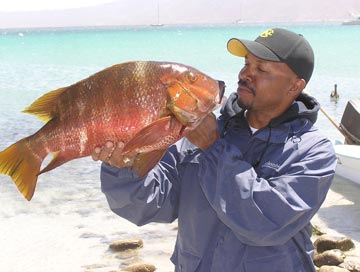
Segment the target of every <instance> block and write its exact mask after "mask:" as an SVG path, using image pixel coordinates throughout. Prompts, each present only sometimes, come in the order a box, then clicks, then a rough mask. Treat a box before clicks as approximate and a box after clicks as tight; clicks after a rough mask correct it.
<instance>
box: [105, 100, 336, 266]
mask: <svg viewBox="0 0 360 272" xmlns="http://www.w3.org/2000/svg"><path fill="white" fill-rule="evenodd" d="M236 100H237V96H236V94H233V95H231V96H230V97H229V99H228V101H227V103H226V105H225V106H224V107H223V109H222V110H221V116H220V117H219V119H218V123H219V129H220V133H221V138H220V139H219V140H218V141H217V142H216V143H215V144H214V145H213V146H211V147H210V148H209V149H208V150H206V151H205V152H200V150H199V149H197V148H196V147H195V146H193V145H192V144H191V143H189V142H188V141H187V140H186V139H184V140H180V141H179V142H177V143H176V144H174V145H173V146H171V147H170V148H169V149H168V151H167V153H166V154H165V156H164V157H163V158H162V160H161V161H160V162H159V163H158V165H157V166H156V167H155V168H154V169H153V170H152V171H150V173H149V174H148V175H147V176H146V177H145V178H143V179H139V178H138V177H137V176H136V175H135V174H134V173H132V172H131V171H130V170H129V169H128V168H124V169H118V168H114V167H111V166H109V165H108V164H105V163H104V164H103V165H102V170H101V182H102V191H103V192H104V193H105V195H106V197H107V200H108V203H109V206H110V208H111V209H112V211H114V212H115V213H116V214H118V215H120V216H121V217H124V218H126V219H127V220H130V221H131V222H133V223H135V224H137V225H139V226H140V225H144V224H147V223H149V222H172V221H174V220H176V219H177V220H178V226H179V228H178V235H177V240H176V246H175V250H174V253H173V256H172V257H171V260H172V262H173V263H174V264H175V271H186V272H192V271H201V272H210V271H219V272H230V271H231V272H234V271H239V272H242V271H244V272H245V271H246V272H263V271H266V272H275V271H276V272H282V271H284V272H300V271H301V272H311V271H315V270H314V267H313V262H312V254H313V245H312V243H311V241H310V236H311V231H312V229H311V225H310V223H309V222H310V219H311V218H312V217H313V216H314V214H315V213H316V212H317V210H318V209H319V208H320V206H321V204H322V203H323V201H324V199H325V196H326V194H327V192H328V189H329V187H330V185H331V182H332V180H333V177H334V170H335V166H336V157H335V153H334V150H333V147H332V144H331V142H330V141H329V140H328V139H326V138H325V137H324V136H322V135H321V134H320V133H319V131H318V130H317V129H316V128H315V127H314V126H313V123H314V122H315V121H316V117H317V112H318V110H319V105H318V103H317V102H316V100H315V99H313V98H312V97H310V96H307V95H304V94H302V95H301V96H300V97H299V98H298V100H297V101H296V103H294V104H293V105H292V106H291V107H290V108H289V109H288V111H287V112H286V113H285V114H283V115H282V116H280V117H279V118H276V119H274V120H272V121H271V122H270V123H269V125H268V126H267V127H265V128H262V129H260V130H258V131H257V132H256V133H254V134H253V135H252V133H251V131H250V129H249V127H248V124H247V121H246V119H245V118H244V112H243V111H242V110H241V109H240V108H239V106H238V104H237V102H236Z"/></svg>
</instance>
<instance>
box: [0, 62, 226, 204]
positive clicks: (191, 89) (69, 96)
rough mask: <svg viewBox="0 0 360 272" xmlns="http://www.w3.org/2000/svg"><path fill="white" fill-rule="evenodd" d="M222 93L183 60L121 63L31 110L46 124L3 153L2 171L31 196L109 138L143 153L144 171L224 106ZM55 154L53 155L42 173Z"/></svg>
mask: <svg viewBox="0 0 360 272" xmlns="http://www.w3.org/2000/svg"><path fill="white" fill-rule="evenodd" d="M223 93H224V83H223V82H222V81H216V80H214V79H212V78H210V77H209V76H207V75H205V74H203V73H201V72H199V71H198V70H196V69H194V68H192V67H189V66H185V65H182V64H177V63H167V62H128V63H123V64H118V65H114V66H112V67H109V68H107V69H105V70H102V71H100V72H98V73H96V74H94V75H92V76H90V77H88V78H87V79H84V80H82V81H79V82H77V83H75V84H73V85H71V86H68V87H65V88H60V89H58V90H54V91H51V92H49V93H46V94H45V95H43V96H42V97H40V98H39V99H37V100H36V101H35V102H34V103H33V104H31V105H30V106H29V107H28V108H26V109H25V110H24V112H26V113H31V114H34V115H36V116H38V117H39V118H40V119H42V120H43V121H45V122H47V123H46V124H45V125H44V126H43V127H42V128H41V129H40V130H38V131H37V132H36V133H35V134H33V135H31V136H29V137H26V138H23V139H21V140H20V141H18V142H17V143H15V144H13V145H11V146H10V147H8V148H7V149H5V150H3V151H2V152H0V173H2V174H5V175H9V176H11V178H12V179H13V181H14V182H15V184H16V186H17V187H18V189H19V191H20V192H21V193H22V194H23V195H24V197H25V198H26V199H28V200H30V199H31V198H32V196H33V194H34V190H35V186H36V182H37V178H38V175H39V174H41V173H44V172H47V171H50V170H52V169H54V168H56V167H58V166H60V165H62V164H63V163H65V162H67V161H70V160H72V159H75V158H81V157H85V156H89V155H90V154H91V153H92V151H93V150H94V148H95V147H96V146H102V145H104V143H105V142H106V141H113V142H114V143H116V142H118V141H123V142H124V143H125V147H124V153H126V152H136V153H140V156H139V160H137V162H136V163H135V164H134V165H133V168H134V169H133V170H135V171H137V172H138V174H139V175H140V176H143V175H145V174H146V173H147V172H148V171H149V170H150V169H152V168H153V167H154V166H155V164H156V163H157V162H158V161H159V160H160V159H161V157H162V156H163V154H164V152H165V150H166V149H167V147H168V146H169V145H171V144H172V143H174V142H176V141H177V140H179V139H180V138H181V137H183V136H186V133H187V131H190V130H192V129H193V128H195V127H196V126H197V125H198V124H199V122H200V121H201V120H202V119H203V118H204V117H205V116H206V115H207V114H208V113H210V112H212V111H213V110H214V109H215V108H216V107H217V106H218V105H219V103H220V101H221V97H222V96H223ZM49 153H54V157H53V160H52V161H51V162H50V163H49V164H48V165H47V166H46V167H45V168H44V169H42V170H41V171H40V167H41V164H42V162H43V160H44V158H45V157H46V156H47V155H48V154H49Z"/></svg>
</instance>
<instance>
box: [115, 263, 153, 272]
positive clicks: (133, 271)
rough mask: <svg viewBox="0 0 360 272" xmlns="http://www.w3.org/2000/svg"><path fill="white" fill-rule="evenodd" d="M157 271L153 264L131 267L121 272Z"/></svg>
mask: <svg viewBox="0 0 360 272" xmlns="http://www.w3.org/2000/svg"><path fill="white" fill-rule="evenodd" d="M155 270H156V267H155V266H154V265H152V264H136V265H132V266H129V267H127V268H124V269H123V270H121V271H127V272H129V271H130V272H154V271H155Z"/></svg>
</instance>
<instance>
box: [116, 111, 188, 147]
mask: <svg viewBox="0 0 360 272" xmlns="http://www.w3.org/2000/svg"><path fill="white" fill-rule="evenodd" d="M182 131H183V125H182V124H181V123H180V122H179V121H178V120H177V119H176V118H175V117H174V116H167V117H164V118H161V119H159V120H156V121H155V122H153V123H151V124H150V125H148V126H146V127H144V128H143V129H142V130H140V131H139V132H138V133H137V134H136V135H135V136H134V137H133V138H132V139H131V140H130V141H129V142H128V143H127V144H126V145H125V147H124V150H123V151H124V153H126V152H129V151H136V152H138V153H144V152H149V151H153V150H162V149H166V148H167V147H168V146H169V145H171V144H172V143H174V142H175V141H177V140H178V139H180V137H181V136H182V135H181V134H182Z"/></svg>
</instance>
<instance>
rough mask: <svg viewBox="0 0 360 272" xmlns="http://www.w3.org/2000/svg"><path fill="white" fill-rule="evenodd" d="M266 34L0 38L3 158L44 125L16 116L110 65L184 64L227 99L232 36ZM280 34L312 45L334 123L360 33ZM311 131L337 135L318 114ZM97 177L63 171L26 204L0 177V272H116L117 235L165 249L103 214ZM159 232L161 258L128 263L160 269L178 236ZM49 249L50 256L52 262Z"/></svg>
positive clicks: (133, 32)
mask: <svg viewBox="0 0 360 272" xmlns="http://www.w3.org/2000/svg"><path fill="white" fill-rule="evenodd" d="M269 27H271V26H243V25H228V26H202V27H199V26H197V27H192V26H182V27H176V26H164V27H138V28H108V29H92V28H88V29H47V30H45V29H43V30H24V29H22V30H0V128H1V130H0V150H2V149H4V148H5V147H7V146H8V145H10V144H12V143H13V142H15V141H16V140H19V139H20V138H23V137H25V136H28V135H29V134H31V133H33V132H35V131H37V130H38V129H39V128H40V127H41V125H42V123H41V122H40V121H38V120H37V118H36V117H34V116H30V115H26V114H23V113H21V110H22V109H24V108H25V107H26V106H28V105H29V104H30V103H31V102H33V101H34V100H35V99H36V98H37V97H39V96H40V95H42V94H44V93H46V92H48V91H50V90H53V89H57V88H59V87H62V86H67V85H70V84H72V83H74V82H77V81H79V80H81V79H83V78H85V77H87V76H89V75H91V74H93V73H95V72H97V71H99V70H101V69H103V68H105V67H108V66H111V65H113V64H116V63H121V62H125V61H133V60H156V61H174V62H181V63H184V64H188V65H191V66H194V67H195V68H198V69H199V70H201V71H203V72H205V73H207V74H208V75H210V76H212V77H213V78H216V79H222V80H224V81H225V82H226V85H227V90H226V93H227V95H228V94H229V93H231V92H233V91H235V90H236V86H237V74H238V72H239V70H240V69H241V68H242V65H243V60H242V59H240V58H236V57H234V56H232V55H230V54H229V53H228V52H227V51H226V43H227V41H228V40H229V39H230V38H232V37H241V38H247V39H255V38H256V37H257V36H258V34H260V33H261V32H262V31H263V30H265V29H267V28H269ZM285 27H286V28H288V29H291V30H294V31H297V32H299V33H302V34H303V35H304V36H305V37H306V38H307V39H308V40H309V42H310V43H311V44H312V46H313V48H314V51H315V55H316V66H315V71H314V74H313V77H312V79H311V81H310V83H309V85H308V90H309V91H310V92H311V93H312V94H313V95H314V96H315V97H316V98H317V99H318V100H319V101H320V103H321V104H322V106H323V107H324V109H325V110H326V111H327V112H328V114H329V115H330V116H332V117H333V118H334V119H335V121H337V122H339V121H340V119H341V115H342V113H343V110H344V108H345V105H346V103H347V101H348V100H349V99H354V98H358V97H359V94H360V54H359V52H358V50H359V46H360V27H359V26H339V25H289V26H285ZM335 83H337V84H338V92H339V93H340V100H339V101H338V102H337V103H334V102H332V101H330V98H329V96H330V92H331V91H332V90H333V86H334V84H335ZM318 126H319V127H320V128H321V129H322V130H323V132H324V133H326V134H327V135H328V136H329V137H330V138H337V137H339V133H338V132H337V131H336V129H335V128H333V127H332V125H331V124H330V122H329V121H328V120H327V119H326V118H325V117H324V116H323V115H322V114H320V115H319V119H318ZM98 174H99V164H98V163H95V162H92V161H91V160H90V159H82V160H76V161H73V162H70V163H68V164H65V165H63V166H61V167H59V168H57V169H55V170H53V171H51V173H46V174H44V175H41V176H40V177H39V182H38V185H37V190H36V192H35V196H34V198H33V200H32V201H31V202H26V201H25V200H24V199H23V198H22V196H21V195H20V194H19V193H18V192H17V190H16V188H15V186H14V185H13V183H12V182H11V180H10V178H9V177H7V176H3V175H1V176H0V206H1V209H0V233H2V234H4V235H2V236H1V237H0V248H1V249H3V248H7V250H1V251H0V270H1V271H109V267H110V268H113V267H115V268H116V267H118V266H119V264H118V263H119V259H120V260H121V256H120V257H119V256H115V257H114V256H113V255H111V254H110V253H109V252H108V250H107V243H108V242H109V241H111V240H112V239H114V238H115V237H119V236H121V237H124V236H125V237H128V236H131V234H134V233H135V234H136V236H137V237H139V236H140V237H142V238H144V239H147V240H146V241H145V244H146V243H150V244H151V243H153V246H154V245H159V243H160V244H161V242H164V240H165V238H164V236H161V235H160V236H161V237H160V236H159V234H158V233H157V231H156V229H157V228H158V227H152V226H150V229H146V228H145V229H141V228H140V229H138V228H132V227H131V226H129V224H128V223H125V222H124V221H121V219H119V218H118V217H116V216H114V215H113V214H112V213H111V212H110V211H109V210H108V208H107V205H106V202H105V199H104V197H103V195H102V194H101V192H100V186H99V181H98ZM152 228H155V230H153V229H152ZM162 232H163V233H164V234H165V236H166V237H167V238H168V239H169V241H165V243H167V245H168V248H169V250H168V251H166V252H164V251H163V250H162V249H159V248H156V247H155V248H156V250H155V251H154V247H153V248H152V250H149V249H147V248H146V246H145V247H144V251H143V253H141V254H140V255H137V256H135V257H136V258H139V259H142V260H144V259H145V260H146V257H145V255H146V256H147V258H149V259H150V260H155V261H156V262H157V263H158V264H162V262H163V259H162V258H165V259H166V260H168V258H169V256H170V254H171V250H172V246H173V245H172V244H171V243H172V241H173V238H174V237H175V235H176V232H175V231H172V230H171V229H166V230H162ZM50 233H52V234H53V235H50ZM60 238H61V239H60ZM130 238H131V237H130ZM59 241H61V242H59ZM164 247H165V248H166V246H164V245H162V247H160V248H164ZM49 248H50V249H53V250H54V251H56V252H54V254H53V255H51V257H50V255H49V254H50V253H51V251H49ZM48 252H50V253H48ZM80 252H81V254H82V255H79V254H80ZM54 255H55V256H56V257H54ZM19 256H26V257H25V258H19ZM39 258H41V259H42V260H41V263H40V264H39V262H38V259H39ZM126 258H129V257H128V256H127V257H126ZM126 258H125V259H126ZM94 262H95V263H94ZM54 263H57V266H56V268H55V267H54V266H53V265H52V264H54ZM163 267H167V265H166V264H164V265H163ZM9 268H12V270H11V269H9ZM102 268H103V269H104V270H102ZM159 271H170V270H167V268H163V269H160V270H159Z"/></svg>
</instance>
